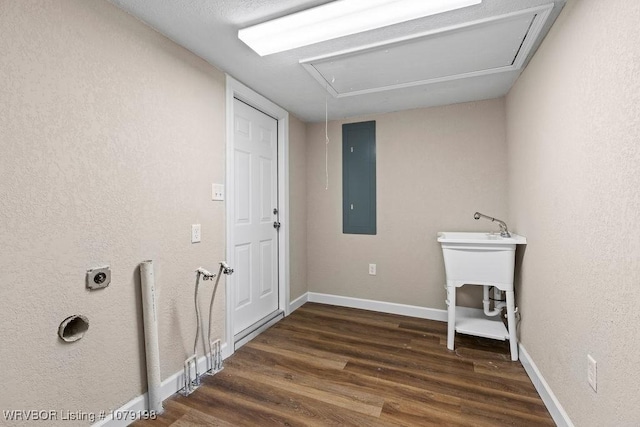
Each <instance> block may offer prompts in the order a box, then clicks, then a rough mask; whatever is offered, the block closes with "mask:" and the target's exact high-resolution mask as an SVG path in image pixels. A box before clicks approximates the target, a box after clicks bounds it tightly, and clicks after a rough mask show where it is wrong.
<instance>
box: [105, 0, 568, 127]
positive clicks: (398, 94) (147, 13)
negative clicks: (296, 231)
mask: <svg viewBox="0 0 640 427" xmlns="http://www.w3.org/2000/svg"><path fill="white" fill-rule="evenodd" d="M109 1H111V2H112V3H114V4H115V5H117V6H118V7H120V8H122V9H124V10H126V11H127V12H129V13H131V14H132V15H134V16H136V17H138V18H139V19H140V20H142V21H143V22H145V23H147V24H148V25H150V26H151V27H153V28H155V29H156V30H157V31H158V32H160V33H162V34H164V35H165V36H167V37H168V38H170V39H172V40H173V41H175V42H176V43H178V44H180V45H182V46H184V47H185V48H187V49H189V50H190V51H192V52H193V53H195V54H196V55H198V56H200V57H202V58H203V59H204V60H206V61H208V62H209V63H211V64H213V65H215V66H216V67H218V68H219V69H221V70H223V71H225V72H227V73H229V74H230V75H232V76H233V77H234V78H236V79H237V80H240V81H241V82H243V83H244V84H246V85H247V86H249V87H251V88H253V89H254V90H256V91H257V92H259V93H261V94H262V95H264V96H266V97H267V98H269V99H271V100H272V101H273V102H275V103H277V104H279V105H280V106H281V107H283V108H285V109H286V110H288V111H289V112H291V113H293V114H294V115H296V116H298V117H299V118H301V119H302V120H305V121H322V120H324V118H325V102H326V103H327V104H328V112H329V118H330V119H339V118H344V117H352V116H357V115H363V114H370V113H382V112H389V111H399V110H405V109H410V108H419V107H430V106H437V105H447V104H454V103H458V102H467V101H476V100H481V99H491V98H496V97H500V96H503V95H505V94H506V93H507V92H508V91H509V89H510V88H511V86H512V85H513V83H514V82H515V81H516V79H517V78H518V76H519V74H520V73H521V72H522V69H523V68H524V66H526V64H527V62H528V60H529V59H530V57H531V56H532V55H533V53H534V52H535V50H536V49H537V47H538V45H539V44H540V42H541V40H542V39H543V38H544V35H546V33H547V31H548V30H549V28H550V26H551V24H552V23H553V21H554V20H555V18H556V17H557V15H558V13H560V10H561V9H562V7H563V6H564V3H565V0H483V2H482V4H480V5H477V6H471V7H468V8H465V9H460V10H457V11H452V12H447V13H443V14H440V15H436V16H431V17H427V18H421V19H416V20H413V21H409V22H406V23H403V24H397V25H393V26H390V27H386V28H382V29H379V30H373V31H367V32H365V33H361V34H356V35H352V36H347V37H342V38H339V39H335V40H331V41H327V42H323V43H318V44H315V45H312V46H307V47H302V48H298V49H294V50H291V51H287V52H282V53H276V54H273V55H269V56H265V57H260V56H258V55H257V54H256V53H255V52H254V51H253V50H251V49H250V48H249V47H248V46H246V45H245V44H244V43H243V42H241V41H240V40H239V39H238V37H237V33H238V30H239V29H241V28H245V27H248V26H250V25H253V24H257V23H260V22H264V21H266V20H269V19H273V18H277V17H280V16H284V15H288V14H290V13H294V12H298V11H300V10H304V9H307V8H310V7H314V6H318V5H321V4H324V3H328V1H327V0H109ZM546 4H553V5H554V7H553V8H552V9H551V12H550V15H549V18H548V19H547V20H546V22H545V23H544V24H543V25H542V29H541V32H540V35H539V36H538V37H537V39H536V40H533V41H531V40H529V42H530V43H531V42H532V43H531V50H530V51H529V52H528V53H527V54H526V55H524V56H525V57H524V58H521V59H520V62H521V63H522V64H523V67H521V68H518V67H511V68H508V67H505V68H504V70H501V71H500V72H495V71H494V72H491V73H488V74H484V75H482V74H481V75H476V74H477V73H476V74H474V73H470V74H469V76H466V77H465V78H454V79H446V78H445V79H430V77H433V76H432V75H430V74H429V73H441V72H442V70H441V69H439V70H434V69H430V68H429V66H428V64H429V63H434V61H433V60H432V59H433V56H434V52H438V48H432V49H431V54H430V55H419V56H418V55H416V48H415V46H413V48H412V45H411V44H409V45H405V47H404V48H403V49H400V50H399V51H398V50H396V51H394V55H395V57H394V58H393V61H391V62H387V63H388V64H390V65H391V66H388V67H386V68H387V69H388V70H389V72H392V71H393V69H394V68H398V70H399V72H400V73H401V74H402V75H403V76H404V78H409V77H407V76H411V77H410V78H412V79H414V80H416V79H417V80H418V81H420V80H424V81H425V82H426V83H427V84H420V85H410V86H409V87H403V86H402V85H399V86H398V87H397V88H390V87H387V88H385V90H373V91H368V92H367V91H365V92H367V93H363V94H358V95H350V96H345V97H334V96H332V95H330V94H329V92H327V91H326V90H325V86H326V84H325V85H324V86H323V85H322V84H321V83H320V82H319V81H318V80H316V79H315V78H314V77H313V76H312V75H311V74H310V73H309V72H307V70H306V69H305V67H303V65H302V64H300V61H301V60H306V59H308V58H318V57H320V58H324V57H326V56H328V55H332V54H334V53H338V52H344V51H349V50H352V49H354V48H358V47H360V46H367V45H372V44H373V45H376V44H383V43H386V42H387V41H388V40H391V39H398V38H405V37H412V36H413V35H416V34H427V33H430V32H434V31H436V30H438V29H442V28H445V27H458V26H461V25H465V24H467V23H469V22H472V21H483V20H486V19H488V18H492V17H495V16H498V15H506V14H512V13H513V12H517V11H522V10H524V9H529V8H533V7H536V6H541V5H546ZM485 27H486V32H485V33H484V34H483V33H482V32H481V33H479V34H476V36H478V37H480V38H486V39H487V40H489V45H488V46H495V47H496V50H495V51H493V48H492V49H491V50H486V49H485V50H484V53H483V57H482V58H476V59H473V58H472V56H470V55H469V54H470V53H471V52H470V51H469V49H468V43H457V44H456V45H457V46H460V47H461V49H460V52H461V53H460V55H459V56H458V57H456V55H451V54H448V55H442V56H441V58H440V59H442V58H445V57H450V59H448V60H446V61H445V62H446V64H449V63H450V64H452V69H453V68H455V67H458V66H459V64H460V62H461V61H462V63H464V62H465V61H466V62H467V64H466V65H465V66H466V67H467V68H472V69H473V68H475V67H476V66H475V65H473V64H469V62H470V61H476V60H477V66H478V67H480V66H482V64H481V63H483V62H487V63H488V64H490V63H491V60H492V58H500V57H501V56H504V54H505V53H504V52H501V51H499V50H498V49H499V47H500V46H501V45H503V47H505V49H507V51H508V50H509V49H511V50H513V49H514V43H513V42H511V43H504V44H503V43H495V41H497V40H499V39H500V37H499V35H498V37H497V38H496V34H491V32H492V31H493V32H494V33H495V31H496V28H498V27H493V28H492V27H491V26H485ZM505 29H506V27H505ZM498 30H499V29H498ZM514 30H515V33H514V34H517V33H518V31H519V32H522V30H521V28H520V29H519V28H517V27H516V28H514ZM453 36H454V37H453V39H452V40H454V41H455V39H456V37H458V36H457V35H456V34H454V35H453ZM505 36H507V34H505ZM449 38H450V39H451V37H449ZM474 38H475V37H474ZM507 38H508V37H505V39H507ZM423 44H424V45H425V47H426V48H430V45H433V39H428V40H427V42H426V43H423ZM443 46H450V45H443ZM443 49H445V50H444V51H443V50H442V49H441V50H440V52H443V53H445V52H446V53H449V47H444V48H443ZM465 50H466V51H465ZM403 51H404V52H405V55H403ZM476 53H477V51H476ZM358 56H361V57H362V58H361V60H362V62H359V60H358V58H357V57H358ZM438 56H440V55H438ZM374 57H375V54H371V53H368V54H364V55H356V57H354V56H346V58H344V60H343V62H344V64H343V65H345V66H346V67H347V69H351V70H357V67H363V68H361V70H366V69H367V67H368V66H369V64H367V63H366V61H371V60H372V58H374ZM456 61H457V62H456ZM330 63H331V61H324V62H322V61H321V62H320V64H319V65H320V67H324V69H325V71H326V70H327V69H331V65H330ZM378 63H379V62H378ZM394 64H398V65H400V64H415V67H409V68H407V67H396V66H395V65H394ZM446 64H444V66H443V64H442V61H440V62H439V65H438V63H436V65H438V66H439V67H440V68H443V67H444V69H447V68H448V67H447V66H446ZM514 68H515V69H514ZM422 69H424V73H425V74H424V77H421V73H422ZM330 71H331V70H329V72H330ZM357 75H358V74H356V78H355V79H354V77H353V75H351V76H346V77H348V78H349V79H351V82H352V83H356V82H357ZM316 77H317V76H316ZM393 78H395V77H393ZM363 80H364V79H363ZM357 83H358V84H360V85H362V84H368V83H367V82H357ZM372 84H373V83H372ZM352 86H353V85H352Z"/></svg>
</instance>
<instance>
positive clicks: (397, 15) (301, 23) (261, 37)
mask: <svg viewBox="0 0 640 427" xmlns="http://www.w3.org/2000/svg"><path fill="white" fill-rule="evenodd" d="M480 3H482V0H337V1H332V2H331V3H327V4H324V5H322V6H318V7H314V8H311V9H307V10H303V11H301V12H298V13H294V14H291V15H287V16H283V17H281V18H277V19H274V20H272V21H267V22H263V23H262V24H258V25H254V26H252V27H248V28H244V29H242V30H240V31H238V38H239V39H240V40H242V41H243V42H245V43H246V44H247V45H248V46H249V47H250V48H251V49H253V50H255V51H256V53H258V55H260V56H265V55H270V54H272V53H277V52H282V51H285V50H290V49H295V48H298V47H301V46H308V45H310V44H314V43H319V42H323V41H326V40H331V39H335V38H338V37H343V36H348V35H351V34H357V33H361V32H363V31H369V30H375V29H376V28H382V27H386V26H388V25H393V24H399V23H401V22H406V21H411V20H412V19H418V18H423V17H425V16H429V15H436V14H438V13H443V12H448V11H450V10H455V9H461V8H463V7H467V6H473V5H476V4H480Z"/></svg>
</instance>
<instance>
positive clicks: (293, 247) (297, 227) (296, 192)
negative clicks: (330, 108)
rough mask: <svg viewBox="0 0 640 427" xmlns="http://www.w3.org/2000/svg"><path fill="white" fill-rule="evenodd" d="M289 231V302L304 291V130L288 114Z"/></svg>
mask: <svg viewBox="0 0 640 427" xmlns="http://www.w3.org/2000/svg"><path fill="white" fill-rule="evenodd" d="M289 216H290V218H291V224H290V228H289V245H290V246H289V250H290V257H291V259H290V264H289V265H290V266H291V267H290V269H291V270H290V275H291V276H290V282H289V283H290V286H289V295H290V297H291V301H294V300H295V299H296V298H298V297H300V296H302V295H304V294H305V293H307V291H308V290H309V289H308V287H307V128H306V124H305V123H304V122H302V121H300V120H299V119H298V118H297V117H295V116H293V115H292V114H289Z"/></svg>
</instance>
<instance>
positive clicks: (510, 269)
mask: <svg viewBox="0 0 640 427" xmlns="http://www.w3.org/2000/svg"><path fill="white" fill-rule="evenodd" d="M505 228H506V227H505ZM438 242H440V245H441V246H442V255H443V257H444V268H445V272H446V276H447V285H446V288H447V305H448V319H449V328H448V329H449V331H448V336H447V347H448V348H449V349H450V350H453V348H454V338H455V333H456V332H459V333H463V334H469V335H476V336H481V337H485V338H493V339H500V340H505V339H508V340H509V344H510V349H511V360H518V348H517V338H516V327H515V299H514V295H513V274H514V267H515V253H516V245H523V244H526V243H527V239H525V238H524V237H523V236H518V235H517V234H511V237H502V236H501V235H500V233H470V232H450V231H444V232H440V233H438ZM463 285H482V286H485V295H488V294H489V293H488V292H489V291H488V289H489V286H493V287H495V288H497V289H499V290H500V291H502V292H504V293H505V296H506V304H505V305H504V307H506V309H507V318H508V322H507V323H508V325H509V329H507V328H506V327H505V326H504V324H503V323H502V321H501V320H500V317H499V316H496V315H497V314H498V313H497V312H496V313H490V312H485V311H483V310H480V309H474V308H466V307H457V308H456V288H459V287H460V286H463ZM496 292H497V291H496ZM487 299H488V298H487ZM487 304H488V302H487ZM485 307H488V305H487V306H485ZM487 314H488V316H487ZM492 316H493V317H492Z"/></svg>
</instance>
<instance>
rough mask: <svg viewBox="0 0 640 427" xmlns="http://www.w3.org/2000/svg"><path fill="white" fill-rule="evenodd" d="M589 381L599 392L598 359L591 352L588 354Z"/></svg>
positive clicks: (594, 389)
mask: <svg viewBox="0 0 640 427" xmlns="http://www.w3.org/2000/svg"><path fill="white" fill-rule="evenodd" d="M587 381H588V382H589V385H590V386H591V388H592V389H593V391H595V392H596V393H597V392H598V369H597V364H596V360H595V359H594V358H593V357H591V355H590V354H587Z"/></svg>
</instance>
